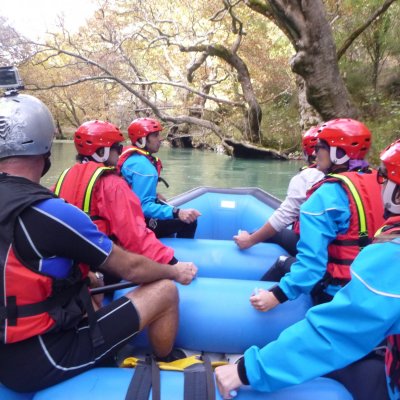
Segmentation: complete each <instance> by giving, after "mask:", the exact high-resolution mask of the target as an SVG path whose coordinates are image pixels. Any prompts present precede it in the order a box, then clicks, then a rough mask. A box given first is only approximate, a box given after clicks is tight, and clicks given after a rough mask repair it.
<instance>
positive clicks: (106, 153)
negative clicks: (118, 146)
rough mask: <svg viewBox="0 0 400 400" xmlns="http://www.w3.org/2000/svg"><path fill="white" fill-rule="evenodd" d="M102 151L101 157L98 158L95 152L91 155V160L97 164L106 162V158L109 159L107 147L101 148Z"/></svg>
mask: <svg viewBox="0 0 400 400" xmlns="http://www.w3.org/2000/svg"><path fill="white" fill-rule="evenodd" d="M103 149H104V154H103V156H99V155H98V153H97V152H94V153H93V154H92V157H93V160H94V161H96V162H98V163H104V162H106V161H107V160H108V157H110V148H109V147H103Z"/></svg>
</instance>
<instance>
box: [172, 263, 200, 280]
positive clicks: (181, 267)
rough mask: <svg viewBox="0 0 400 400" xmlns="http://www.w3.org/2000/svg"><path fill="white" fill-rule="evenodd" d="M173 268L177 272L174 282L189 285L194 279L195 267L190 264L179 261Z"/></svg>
mask: <svg viewBox="0 0 400 400" xmlns="http://www.w3.org/2000/svg"><path fill="white" fill-rule="evenodd" d="M174 267H175V268H176V272H177V276H176V277H175V281H177V282H179V283H182V285H189V283H190V282H192V280H193V279H194V278H196V274H197V267H196V266H195V265H194V264H193V263H192V262H182V261H179V262H177V263H176V264H175V265H174Z"/></svg>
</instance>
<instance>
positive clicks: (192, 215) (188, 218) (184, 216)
mask: <svg viewBox="0 0 400 400" xmlns="http://www.w3.org/2000/svg"><path fill="white" fill-rule="evenodd" d="M200 215H201V213H200V212H199V211H197V210H195V209H194V208H187V209H182V208H181V209H179V213H178V218H179V219H180V220H181V221H182V222H185V223H186V224H191V223H192V222H194V221H196V219H197V217H199V216H200Z"/></svg>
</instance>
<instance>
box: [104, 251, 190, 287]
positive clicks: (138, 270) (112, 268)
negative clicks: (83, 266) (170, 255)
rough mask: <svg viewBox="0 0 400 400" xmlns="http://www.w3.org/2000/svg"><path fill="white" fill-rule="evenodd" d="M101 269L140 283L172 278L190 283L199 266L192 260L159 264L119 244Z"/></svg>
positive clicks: (183, 282) (182, 282)
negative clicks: (124, 248)
mask: <svg viewBox="0 0 400 400" xmlns="http://www.w3.org/2000/svg"><path fill="white" fill-rule="evenodd" d="M99 269H100V270H102V271H105V272H109V273H111V274H114V275H117V276H119V277H121V278H122V279H125V280H127V281H130V282H135V283H138V284H140V283H149V282H154V281H158V280H160V279H171V280H174V281H176V282H179V283H181V284H183V285H188V284H189V283H191V282H192V280H193V279H194V278H195V277H196V274H197V267H196V266H195V265H194V264H193V263H191V262H178V263H177V264H174V265H168V264H159V263H156V262H155V261H152V260H150V259H149V258H147V257H144V256H141V255H139V254H134V253H130V252H128V251H125V250H123V249H122V248H121V247H119V246H117V245H114V246H113V249H112V251H111V253H110V255H109V256H108V258H107V260H106V261H105V262H104V263H103V264H102V265H101V266H100V267H99Z"/></svg>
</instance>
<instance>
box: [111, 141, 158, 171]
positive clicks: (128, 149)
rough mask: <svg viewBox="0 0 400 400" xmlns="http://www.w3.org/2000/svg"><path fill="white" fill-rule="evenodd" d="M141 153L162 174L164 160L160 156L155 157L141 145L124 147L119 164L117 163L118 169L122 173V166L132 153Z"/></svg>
mask: <svg viewBox="0 0 400 400" xmlns="http://www.w3.org/2000/svg"><path fill="white" fill-rule="evenodd" d="M135 153H137V154H141V155H142V156H145V157H146V158H147V159H148V160H149V161H150V162H151V163H152V164H153V165H154V167H155V169H156V170H157V174H158V176H160V175H161V170H162V168H163V166H162V162H161V160H160V159H159V158H158V157H154V156H153V155H151V154H150V153H149V152H148V151H146V150H143V149H140V148H139V147H136V146H128V147H126V148H124V150H123V151H122V154H121V155H120V156H119V159H118V164H117V171H118V173H119V174H120V173H121V168H122V166H123V165H124V162H125V161H126V160H127V159H128V158H129V157H130V156H131V155H132V154H135Z"/></svg>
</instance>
